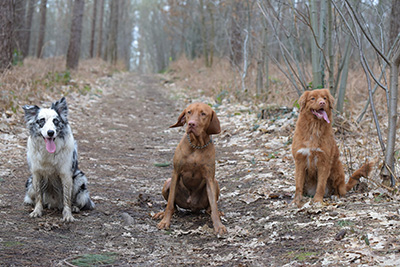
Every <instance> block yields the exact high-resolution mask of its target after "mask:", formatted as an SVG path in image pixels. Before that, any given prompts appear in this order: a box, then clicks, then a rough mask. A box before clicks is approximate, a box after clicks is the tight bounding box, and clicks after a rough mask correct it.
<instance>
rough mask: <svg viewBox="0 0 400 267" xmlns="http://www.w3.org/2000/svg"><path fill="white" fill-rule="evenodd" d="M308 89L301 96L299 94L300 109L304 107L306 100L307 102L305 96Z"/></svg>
mask: <svg viewBox="0 0 400 267" xmlns="http://www.w3.org/2000/svg"><path fill="white" fill-rule="evenodd" d="M309 92H310V91H305V92H304V93H303V94H302V95H301V96H300V99H299V102H298V103H299V106H300V111H302V110H303V108H305V107H306V102H307V96H308V93H309Z"/></svg>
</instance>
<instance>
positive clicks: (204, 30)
mask: <svg viewBox="0 0 400 267" xmlns="http://www.w3.org/2000/svg"><path fill="white" fill-rule="evenodd" d="M199 2H200V18H201V39H202V41H203V57H204V63H205V65H206V67H207V68H208V67H210V63H209V61H208V40H207V28H206V18H205V15H204V3H203V0H200V1H199Z"/></svg>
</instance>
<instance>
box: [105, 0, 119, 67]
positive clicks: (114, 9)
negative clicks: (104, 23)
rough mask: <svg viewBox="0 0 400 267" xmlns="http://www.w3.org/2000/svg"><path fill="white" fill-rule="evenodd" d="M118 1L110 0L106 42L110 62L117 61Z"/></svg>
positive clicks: (114, 62)
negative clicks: (108, 28) (108, 27)
mask: <svg viewBox="0 0 400 267" xmlns="http://www.w3.org/2000/svg"><path fill="white" fill-rule="evenodd" d="M118 1H119V0H112V1H111V11H110V31H109V34H108V42H107V61H109V62H111V64H116V63H117V60H118V58H117V36H118Z"/></svg>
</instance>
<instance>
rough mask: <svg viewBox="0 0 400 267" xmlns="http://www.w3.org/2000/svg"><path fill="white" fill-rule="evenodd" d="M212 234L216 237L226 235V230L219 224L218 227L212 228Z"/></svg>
mask: <svg viewBox="0 0 400 267" xmlns="http://www.w3.org/2000/svg"><path fill="white" fill-rule="evenodd" d="M214 233H215V234H216V235H225V234H226V233H228V230H226V227H225V226H224V225H223V224H222V223H221V224H220V225H218V226H214Z"/></svg>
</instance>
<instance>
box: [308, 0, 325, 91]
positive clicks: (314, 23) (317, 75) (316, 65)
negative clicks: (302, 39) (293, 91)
mask: <svg viewBox="0 0 400 267" xmlns="http://www.w3.org/2000/svg"><path fill="white" fill-rule="evenodd" d="M310 8H311V28H312V29H311V30H312V32H313V38H311V63H312V72H313V84H312V88H321V87H322V79H321V70H320V61H321V60H320V51H319V50H318V46H317V44H316V42H318V41H319V34H320V33H318V9H317V4H316V0H310Z"/></svg>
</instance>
